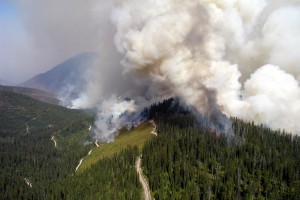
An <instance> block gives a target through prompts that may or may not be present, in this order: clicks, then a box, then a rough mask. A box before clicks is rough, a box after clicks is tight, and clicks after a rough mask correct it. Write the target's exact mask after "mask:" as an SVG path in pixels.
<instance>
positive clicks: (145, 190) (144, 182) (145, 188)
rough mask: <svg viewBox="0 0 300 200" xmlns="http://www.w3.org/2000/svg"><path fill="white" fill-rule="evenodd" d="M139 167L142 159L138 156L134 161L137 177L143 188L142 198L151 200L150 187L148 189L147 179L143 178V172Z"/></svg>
mask: <svg viewBox="0 0 300 200" xmlns="http://www.w3.org/2000/svg"><path fill="white" fill-rule="evenodd" d="M141 166H142V159H141V156H138V157H137V160H136V171H137V173H138V175H139V179H140V182H141V184H142V186H143V197H144V199H145V200H152V196H151V191H150V187H149V184H148V181H147V179H146V178H145V176H144V174H143V170H142V167H141Z"/></svg>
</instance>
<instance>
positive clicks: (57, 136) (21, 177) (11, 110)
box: [0, 88, 93, 199]
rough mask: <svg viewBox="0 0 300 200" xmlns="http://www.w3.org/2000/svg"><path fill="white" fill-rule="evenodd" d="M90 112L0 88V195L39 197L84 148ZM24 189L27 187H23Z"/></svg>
mask: <svg viewBox="0 0 300 200" xmlns="http://www.w3.org/2000/svg"><path fill="white" fill-rule="evenodd" d="M92 123H93V115H92V114H90V113H86V112H84V111H79V110H69V109H66V108H63V107H60V106H56V105H52V104H47V103H43V102H40V101H37V100H35V99H32V98H30V97H28V96H25V95H23V94H18V93H15V92H13V91H12V90H10V89H9V88H1V90H0V159H1V162H0V190H1V191H0V194H1V195H0V196H1V198H0V199H20V198H21V197H22V198H25V199H32V197H34V199H43V197H44V195H45V193H46V189H47V188H45V186H47V187H51V186H52V185H53V184H54V183H55V182H56V181H58V180H59V179H61V178H64V177H66V176H70V175H71V174H72V172H73V171H74V168H75V166H76V163H77V162H78V159H79V158H80V157H82V156H83V155H85V154H86V153H87V152H88V150H89V149H90V145H87V144H88V143H87V141H89V140H90V136H89V135H88V127H89V126H90V125H91V124H92ZM28 189H29V190H28Z"/></svg>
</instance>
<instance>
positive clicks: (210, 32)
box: [76, 0, 300, 134]
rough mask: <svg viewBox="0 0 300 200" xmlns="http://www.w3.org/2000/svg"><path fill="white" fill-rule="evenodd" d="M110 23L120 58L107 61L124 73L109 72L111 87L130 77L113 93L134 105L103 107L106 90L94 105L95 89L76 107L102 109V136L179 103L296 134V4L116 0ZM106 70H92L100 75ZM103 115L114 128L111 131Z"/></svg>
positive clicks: (288, 0) (299, 94)
mask: <svg viewBox="0 0 300 200" xmlns="http://www.w3.org/2000/svg"><path fill="white" fill-rule="evenodd" d="M111 20H112V23H113V25H114V27H115V29H116V30H115V34H114V35H113V37H114V44H115V46H116V49H117V51H118V52H119V53H120V54H121V56H120V55H119V54H118V53H116V52H115V50H112V49H111V47H109V49H110V50H109V51H108V52H106V53H107V54H109V55H110V56H107V57H106V58H110V59H112V57H113V56H114V55H118V56H115V57H114V58H120V57H121V65H122V68H120V66H119V65H118V64H115V63H114V64H109V65H107V67H108V68H113V69H118V70H119V71H118V70H116V71H118V72H119V73H118V75H116V74H114V75H112V76H111V78H110V79H111V81H120V77H122V78H123V79H126V77H129V78H128V79H129V80H124V81H121V83H120V84H121V85H122V86H116V88H117V89H115V88H114V90H113V91H112V93H113V94H117V95H122V96H125V97H126V96H128V97H130V98H131V99H132V100H131V101H130V102H127V103H128V105H127V103H125V105H126V106H120V107H119V106H118V105H120V104H122V102H120V100H118V101H115V100H108V101H107V100H104V99H106V98H104V97H107V96H108V94H109V93H110V92H111V91H110V90H108V89H107V90H106V91H105V92H102V93H101V94H99V95H100V96H101V97H100V98H99V97H92V94H95V93H96V92H98V91H97V89H98V87H97V86H95V84H90V85H91V87H90V88H89V89H88V90H87V92H86V93H85V94H83V97H85V101H84V102H85V103H83V104H77V105H79V106H80V105H81V106H82V105H85V104H92V105H93V104H95V105H102V106H100V107H98V108H99V112H100V113H104V115H103V114H101V117H99V120H98V122H97V124H96V125H97V127H98V128H99V129H100V130H103V131H102V132H106V131H107V132H108V133H109V132H111V131H110V130H115V128H119V126H120V125H123V124H122V123H121V122H119V119H118V117H119V116H121V115H122V113H124V112H126V111H127V110H130V112H131V111H133V110H134V109H138V108H141V107H142V106H144V105H147V103H151V102H153V101H155V100H157V99H163V98H166V97H170V96H177V97H179V98H180V99H181V100H182V101H183V102H184V103H185V104H186V105H188V106H191V107H193V108H195V109H196V111H197V112H199V113H202V114H204V115H207V116H209V117H215V116H214V115H216V113H218V112H219V113H223V114H225V115H227V116H234V117H240V118H242V119H244V120H247V121H252V120H253V121H255V122H257V123H264V124H267V125H269V126H270V127H271V128H274V129H278V128H281V129H285V130H287V131H291V132H293V133H295V134H298V133H299V131H300V125H298V124H299V123H298V119H299V117H300V114H298V113H300V112H299V109H300V88H299V81H300V73H299V72H300V66H299V63H300V56H298V52H299V50H300V37H299V35H300V26H299V25H300V3H298V1H296V0H269V1H268V0H251V1H248V0H210V1H208V0H194V1H191V0H180V1H179V0H144V1H140V0H122V1H121V0H116V1H114V3H113V6H112V12H111ZM110 35H111V34H110ZM111 37H112V36H111ZM106 39H107V38H106ZM104 60H105V59H104ZM115 60H116V59H115ZM101 62H103V60H102V61H101ZM98 65H101V63H100V62H99V63H98ZM101 70H102V68H101V67H97V66H95V67H94V71H95V73H96V74H97V73H100V74H101ZM95 73H94V74H95ZM121 74H122V76H121ZM93 76H94V77H91V76H89V79H88V81H89V82H90V83H98V85H101V87H102V89H101V91H102V90H103V88H105V87H108V88H110V89H111V87H112V86H110V84H109V83H112V82H110V81H104V82H102V81H101V80H102V78H99V77H97V76H95V75H93ZM100 77H103V75H101V76H100ZM124 77H125V78H124ZM122 78H121V79H122ZM122 83H123V84H122ZM106 85H108V86H106ZM88 94H90V95H88ZM76 102H77V103H78V102H82V99H79V100H77V101H76ZM91 102H93V103H91ZM105 102H110V103H111V104H112V105H110V106H107V105H105V104H106V103H105ZM124 102H126V101H124ZM124 102H123V103H124ZM133 105H134V106H133ZM127 106H128V108H127ZM107 107H109V109H108V110H106V108H107ZM119 108H120V109H119ZM133 108H134V109H133ZM111 109H112V110H111ZM106 115H107V117H108V118H109V117H111V118H112V119H113V120H111V121H112V122H115V124H114V125H112V126H113V127H114V128H110V129H109V130H108V129H107V128H106V127H107V126H106V125H105V124H107V123H106V121H107V118H105V117H104V118H105V119H104V120H102V116H106ZM219 119H223V117H220V118H219ZM111 121H110V122H111ZM217 123H223V122H217ZM103 127H104V128H103ZM101 134H102V133H101Z"/></svg>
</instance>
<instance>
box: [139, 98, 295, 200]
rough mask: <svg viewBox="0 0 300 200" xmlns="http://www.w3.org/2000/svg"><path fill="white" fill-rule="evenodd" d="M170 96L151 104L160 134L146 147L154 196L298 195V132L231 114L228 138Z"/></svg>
mask: <svg viewBox="0 0 300 200" xmlns="http://www.w3.org/2000/svg"><path fill="white" fill-rule="evenodd" d="M171 102H172V100H168V101H165V102H164V103H162V104H160V105H158V106H153V107H152V108H151V109H150V113H151V115H152V116H153V117H154V118H155V121H156V122H157V125H158V136H157V137H156V138H155V139H153V140H151V141H149V142H148V143H147V144H146V145H145V147H144V149H143V162H144V164H143V166H144V171H145V174H146V175H147V177H148V179H149V182H150V187H151V189H152V192H153V194H154V197H155V199H156V200H158V199H300V138H299V137H296V136H295V137H292V136H291V135H290V134H287V133H284V132H280V131H271V130H270V129H269V128H267V127H264V126H262V125H261V126H258V125H254V124H253V123H244V122H242V121H240V120H238V119H232V121H233V129H234V132H235V138H232V139H231V140H228V139H227V138H226V137H225V135H224V134H216V133H213V132H212V131H211V130H209V129H202V130H201V129H199V127H198V126H197V125H196V124H195V120H194V119H193V116H191V115H190V114H188V112H177V113H175V112H174V105H175V107H176V103H175V104H174V102H173V103H172V104H170V103H171ZM170 105H173V106H171V107H169V106H170ZM175 110H176V109H175ZM161 111H162V112H161Z"/></svg>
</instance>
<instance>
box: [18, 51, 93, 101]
mask: <svg viewBox="0 0 300 200" xmlns="http://www.w3.org/2000/svg"><path fill="white" fill-rule="evenodd" d="M96 57H97V56H96V54H94V53H82V54H78V55H76V56H74V57H72V58H69V59H68V60H66V61H64V62H62V63H60V64H58V65H57V66H55V67H54V68H52V69H51V70H49V71H47V72H45V73H42V74H39V75H37V76H35V77H33V78H31V79H30V80H28V81H26V82H24V83H22V84H21V85H20V86H23V87H29V88H35V89H39V90H44V91H47V92H49V93H53V94H55V95H57V96H60V95H65V96H67V97H70V98H73V97H76V96H77V95H78V92H80V91H81V90H82V89H83V86H84V80H83V77H82V74H83V72H84V71H85V70H86V69H87V68H88V67H89V66H90V65H91V64H92V62H93V60H94V59H96ZM62 93H64V94H62Z"/></svg>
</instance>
